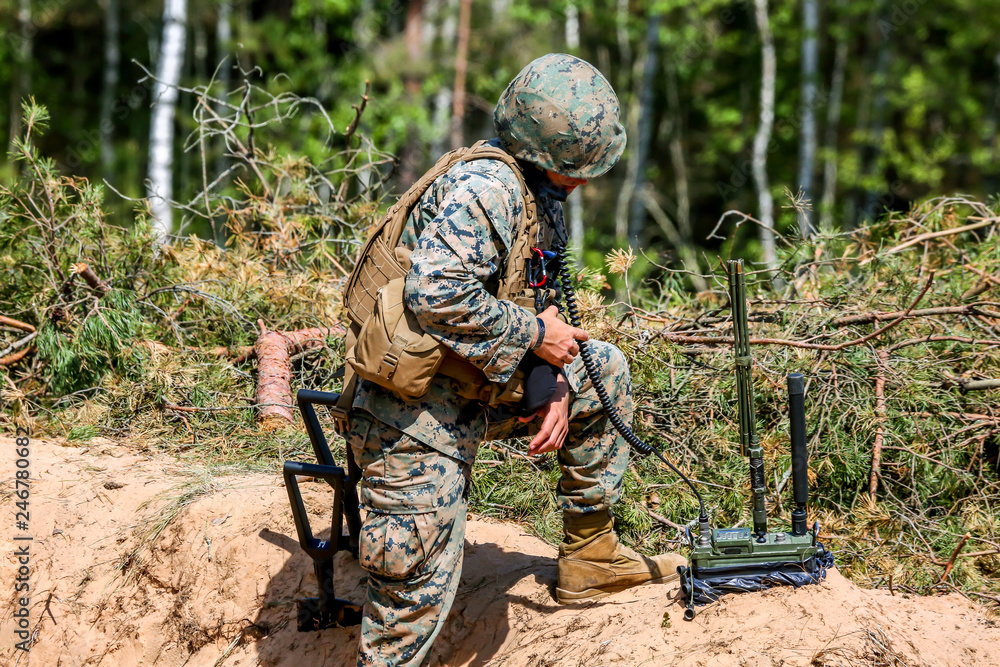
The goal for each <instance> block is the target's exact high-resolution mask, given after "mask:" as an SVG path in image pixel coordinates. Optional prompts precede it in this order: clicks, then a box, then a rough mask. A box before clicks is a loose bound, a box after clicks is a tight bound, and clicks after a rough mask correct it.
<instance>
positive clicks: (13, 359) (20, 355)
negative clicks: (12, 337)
mask: <svg viewBox="0 0 1000 667" xmlns="http://www.w3.org/2000/svg"><path fill="white" fill-rule="evenodd" d="M34 351H35V346H34V345H32V346H31V347H26V348H24V349H23V350H21V351H20V352H15V353H14V354H8V355H7V356H6V357H4V358H2V359H0V366H10V365H12V364H16V363H17V362H19V361H21V359H24V358H25V357H26V356H28V355H29V354H31V353H32V352H34Z"/></svg>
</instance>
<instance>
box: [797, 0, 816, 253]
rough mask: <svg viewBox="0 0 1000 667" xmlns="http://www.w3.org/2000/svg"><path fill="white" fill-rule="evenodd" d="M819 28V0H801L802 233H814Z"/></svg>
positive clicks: (800, 186)
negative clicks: (813, 210) (817, 43)
mask: <svg viewBox="0 0 1000 667" xmlns="http://www.w3.org/2000/svg"><path fill="white" fill-rule="evenodd" d="M818 30H819V6H818V2H817V0H803V2H802V112H803V115H802V138H801V142H800V143H799V192H801V193H802V201H803V206H802V207H801V208H799V210H798V216H799V233H800V234H801V235H802V238H808V237H809V236H811V235H812V233H813V221H812V208H813V206H812V202H813V169H814V168H815V164H816V97H817V94H816V93H817V87H816V80H817V74H816V60H817V53H816V52H817V47H816V33H817V31H818Z"/></svg>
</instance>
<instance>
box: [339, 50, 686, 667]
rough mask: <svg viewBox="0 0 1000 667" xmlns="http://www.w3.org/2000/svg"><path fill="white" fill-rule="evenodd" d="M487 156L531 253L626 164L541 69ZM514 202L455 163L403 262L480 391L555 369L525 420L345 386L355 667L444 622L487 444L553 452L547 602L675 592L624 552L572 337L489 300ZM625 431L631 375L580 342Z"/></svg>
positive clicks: (602, 91) (570, 67)
mask: <svg viewBox="0 0 1000 667" xmlns="http://www.w3.org/2000/svg"><path fill="white" fill-rule="evenodd" d="M494 124H495V127H496V131H497V134H498V137H497V138H496V139H494V140H493V141H492V142H491V143H492V144H493V145H494V146H497V147H500V148H502V149H503V150H504V151H506V152H507V153H509V154H510V155H512V156H514V157H515V158H517V163H516V165H517V166H518V167H520V172H521V176H523V179H524V181H525V182H526V183H527V185H528V186H529V187H530V189H531V191H532V193H533V194H534V197H535V201H536V202H537V207H538V211H539V212H540V214H541V216H542V222H543V224H542V232H543V233H542V234H540V236H541V238H539V239H538V240H537V243H538V246H539V248H540V249H543V250H545V249H549V248H565V245H566V242H567V238H566V227H565V222H564V220H563V215H562V203H561V202H563V201H564V200H565V199H566V196H567V195H568V194H569V193H570V192H571V191H572V190H573V189H574V188H575V187H577V186H579V185H582V184H584V183H586V182H587V180H588V179H591V178H595V177H597V176H600V175H602V174H604V173H605V172H607V171H608V170H609V169H611V167H612V166H613V165H614V164H615V163H616V162H617V161H618V159H619V157H620V156H621V154H622V151H623V150H624V148H625V130H624V128H623V127H622V126H621V124H620V123H619V105H618V99H617V97H616V96H615V93H614V91H613V90H612V88H611V85H610V84H609V83H608V81H607V80H606V79H605V78H604V77H603V76H602V75H601V73H600V72H598V71H597V70H596V69H595V68H594V67H593V66H592V65H590V64H589V63H587V62H585V61H583V60H580V59H579V58H576V57H573V56H569V55H564V54H549V55H547V56H543V57H541V58H539V59H537V60H535V61H533V62H532V63H530V64H529V65H528V66H527V67H525V68H524V70H522V71H521V73H520V74H518V76H517V77H516V78H515V79H514V80H513V81H512V82H511V83H510V85H509V86H508V87H507V89H506V91H505V92H504V93H503V95H501V97H500V100H499V102H498V104H497V107H496V111H495V114H494ZM525 205H526V204H525V196H524V193H523V192H522V189H521V186H520V179H519V178H518V175H517V174H515V172H514V170H513V169H512V168H511V166H509V165H508V164H507V162H505V161H502V160H495V159H477V160H472V161H465V162H458V163H457V164H456V165H454V166H453V167H452V168H451V169H450V170H449V171H448V172H447V173H446V174H444V175H443V176H441V177H440V178H438V179H437V180H436V181H435V182H434V183H433V185H432V186H431V187H430V188H429V189H428V190H427V191H426V193H425V194H424V195H423V196H422V197H421V199H420V201H419V203H418V205H417V206H416V207H415V208H414V209H413V211H412V213H411V214H410V216H409V218H408V219H407V223H406V227H405V229H404V233H403V236H402V238H401V239H400V245H401V246H405V247H406V248H408V249H410V250H411V253H410V256H409V259H410V264H411V268H410V270H409V272H408V274H407V276H406V286H405V292H404V298H405V304H406V306H407V307H408V308H409V309H410V310H411V311H412V313H413V314H414V315H415V316H416V318H417V320H418V321H419V324H420V326H421V327H422V328H423V329H424V330H425V331H426V332H428V333H430V334H431V335H432V336H433V337H434V338H436V339H438V340H439V341H440V342H442V343H444V344H445V346H447V347H448V348H449V349H450V350H451V352H452V353H454V354H455V355H456V356H458V357H459V358H461V359H464V360H466V361H468V362H471V363H472V364H473V365H474V366H475V367H477V368H478V369H480V370H481V371H482V373H483V374H485V376H486V378H487V379H488V380H490V381H492V382H494V383H505V382H507V381H508V380H509V379H510V378H511V376H512V375H513V374H514V372H515V370H516V369H517V368H518V365H519V364H520V363H521V362H522V359H524V358H525V356H526V355H527V354H528V353H529V351H530V352H533V353H534V355H535V357H537V358H538V359H541V360H542V361H545V362H548V363H550V364H552V365H554V366H555V367H558V368H561V369H562V372H561V373H559V374H558V375H557V377H556V383H555V391H554V393H552V394H551V398H549V399H548V400H547V401H545V402H544V404H543V405H542V407H541V408H540V409H539V410H537V414H533V415H532V414H529V415H522V416H518V413H517V411H516V406H510V405H504V404H500V405H498V406H493V407H491V406H489V405H485V404H484V403H482V402H481V401H479V400H475V399H470V398H464V397H463V396H461V395H460V394H459V392H458V387H457V386H456V382H455V380H454V379H453V378H450V377H447V376H444V375H438V376H435V377H434V379H433V381H432V382H431V387H430V390H429V391H428V393H427V394H426V395H424V396H422V397H421V398H419V399H417V400H405V399H403V398H402V397H401V396H399V395H397V394H395V393H394V392H392V391H390V390H388V389H385V388H383V387H381V386H379V385H377V384H374V383H371V382H365V381H364V380H361V381H359V383H358V386H357V389H356V393H355V396H354V402H353V408H352V410H351V412H350V421H349V423H350V426H349V429H348V430H347V432H346V433H345V434H344V435H345V437H346V439H347V441H348V443H349V444H350V445H351V447H352V448H353V452H354V455H355V458H356V460H357V462H358V464H359V466H360V467H361V469H362V471H363V477H362V480H361V482H360V485H359V491H360V496H361V503H362V505H363V506H364V507H365V509H366V510H367V517H366V519H365V522H364V526H363V528H362V531H361V544H360V555H359V557H360V560H361V564H362V566H363V567H364V568H365V569H366V570H367V571H368V573H369V577H368V604H367V605H366V606H365V613H364V620H363V623H362V629H361V645H360V648H359V653H358V665H379V666H384V665H413V666H417V665H421V664H422V663H423V662H424V661H425V660H426V658H427V655H428V652H429V651H430V648H431V645H432V642H433V641H434V638H435V637H436V636H437V634H438V632H439V631H440V630H441V627H442V625H443V624H444V622H445V619H446V618H447V616H448V611H449V609H450V608H451V605H452V602H453V600H454V597H455V592H456V589H457V587H458V582H459V578H460V575H461V570H462V549H463V544H464V536H465V523H466V513H467V506H468V505H467V501H468V492H469V482H470V477H471V470H472V464H473V462H474V460H475V457H476V450H477V448H478V446H479V444H480V443H481V442H483V441H484V440H500V439H505V438H508V437H513V436H521V435H531V436H533V438H532V440H531V442H530V444H529V448H528V452H529V454H533V455H534V454H541V453H544V452H552V451H558V458H559V464H560V466H561V470H562V479H561V481H560V482H559V487H558V499H559V505H560V507H561V509H562V511H563V518H564V528H565V539H564V541H563V543H562V544H561V545H560V547H559V560H558V572H559V579H558V584H557V589H556V594H557V599H558V601H559V602H560V603H569V602H577V601H587V600H594V599H598V598H601V597H604V596H606V595H609V594H611V593H613V592H617V591H621V590H624V589H625V588H628V587H631V586H636V585H640V584H644V583H650V582H664V581H670V580H673V579H675V578H676V577H677V574H676V569H677V566H678V565H681V564H684V563H685V561H684V559H683V558H682V557H680V556H679V555H677V554H665V555H661V556H656V557H654V558H647V557H644V556H640V555H638V554H636V553H635V552H634V551H632V550H631V549H628V548H627V547H625V546H623V545H621V544H620V543H619V542H618V539H617V537H616V536H615V533H614V532H613V530H612V528H613V518H612V513H611V507H612V506H613V505H614V504H615V502H616V501H617V500H618V496H619V489H620V487H621V482H622V476H623V474H624V473H625V469H626V466H627V464H628V456H629V451H628V445H627V444H626V443H625V441H624V440H623V439H622V437H621V436H620V435H619V434H618V433H617V432H616V431H615V430H614V428H613V426H612V425H611V424H610V422H609V421H608V419H607V417H606V415H605V413H604V411H603V409H602V407H601V404H600V402H599V400H598V397H597V393H596V391H595V390H594V387H593V386H592V384H591V382H590V380H589V379H588V376H587V374H586V372H585V370H584V368H583V364H582V363H581V360H580V358H579V356H578V353H579V345H578V342H577V341H586V340H588V338H589V337H588V334H587V332H586V331H583V330H581V329H577V328H575V327H573V326H570V325H569V324H567V323H565V322H564V321H563V320H561V319H559V317H558V309H557V308H556V307H555V306H550V307H548V308H546V309H544V310H543V311H542V312H541V313H539V314H537V316H536V313H535V312H532V311H531V310H529V309H526V308H524V307H522V306H520V305H517V304H515V303H513V302H511V301H501V300H498V299H497V298H495V296H494V295H495V294H496V289H497V285H496V282H497V276H498V274H499V275H502V274H503V270H502V268H503V267H504V266H505V262H506V261H507V257H508V254H509V252H510V246H511V242H512V238H513V237H514V236H515V234H516V232H517V229H516V227H517V225H519V224H522V223H521V220H522V214H523V213H524V211H525V208H524V207H525ZM589 347H590V349H591V350H592V354H593V356H594V358H595V359H596V360H597V362H598V367H599V370H600V374H601V378H602V380H603V383H604V385H605V387H606V388H607V391H608V392H609V394H610V395H611V396H612V397H613V399H614V401H615V403H616V406H617V408H618V410H619V412H620V414H621V415H622V418H623V419H624V420H625V421H626V422H628V423H630V422H631V419H632V396H631V383H630V380H629V371H628V365H627V362H626V361H625V358H624V356H623V355H622V353H621V352H620V351H619V350H618V349H617V348H615V347H614V346H612V345H610V344H607V343H601V342H597V341H592V342H590V343H589Z"/></svg>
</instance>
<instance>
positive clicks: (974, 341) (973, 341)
mask: <svg viewBox="0 0 1000 667" xmlns="http://www.w3.org/2000/svg"><path fill="white" fill-rule="evenodd" d="M947 341H954V342H956V343H968V344H969V345H1000V340H991V339H989V338H966V337H964V336H921V337H920V338H909V339H907V340H904V341H900V342H899V343H894V344H892V345H890V346H889V347H888V348H886V349H887V350H888V351H889V352H895V351H896V350H898V349H900V348H902V347H908V346H910V345H920V344H921V343H938V342H947Z"/></svg>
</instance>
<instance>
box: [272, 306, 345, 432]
mask: <svg viewBox="0 0 1000 667" xmlns="http://www.w3.org/2000/svg"><path fill="white" fill-rule="evenodd" d="M258 324H259V326H260V337H259V338H257V342H256V343H254V353H255V354H256V356H257V394H256V398H255V400H254V402H255V403H256V404H257V405H259V406H260V412H259V413H257V426H258V427H259V428H260V429H261V430H264V431H276V430H280V429H282V428H286V427H288V426H289V425H291V423H292V420H293V413H292V386H291V382H292V360H291V355H293V354H297V353H298V352H301V351H302V350H307V349H311V348H314V347H322V346H323V345H325V344H326V338H327V337H328V336H343V335H344V333H345V331H344V328H343V327H342V326H341V325H340V324H334V326H333V327H316V328H312V329H302V330H300V331H286V332H280V331H268V330H267V329H266V328H265V327H264V323H263V322H259V323H258Z"/></svg>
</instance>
